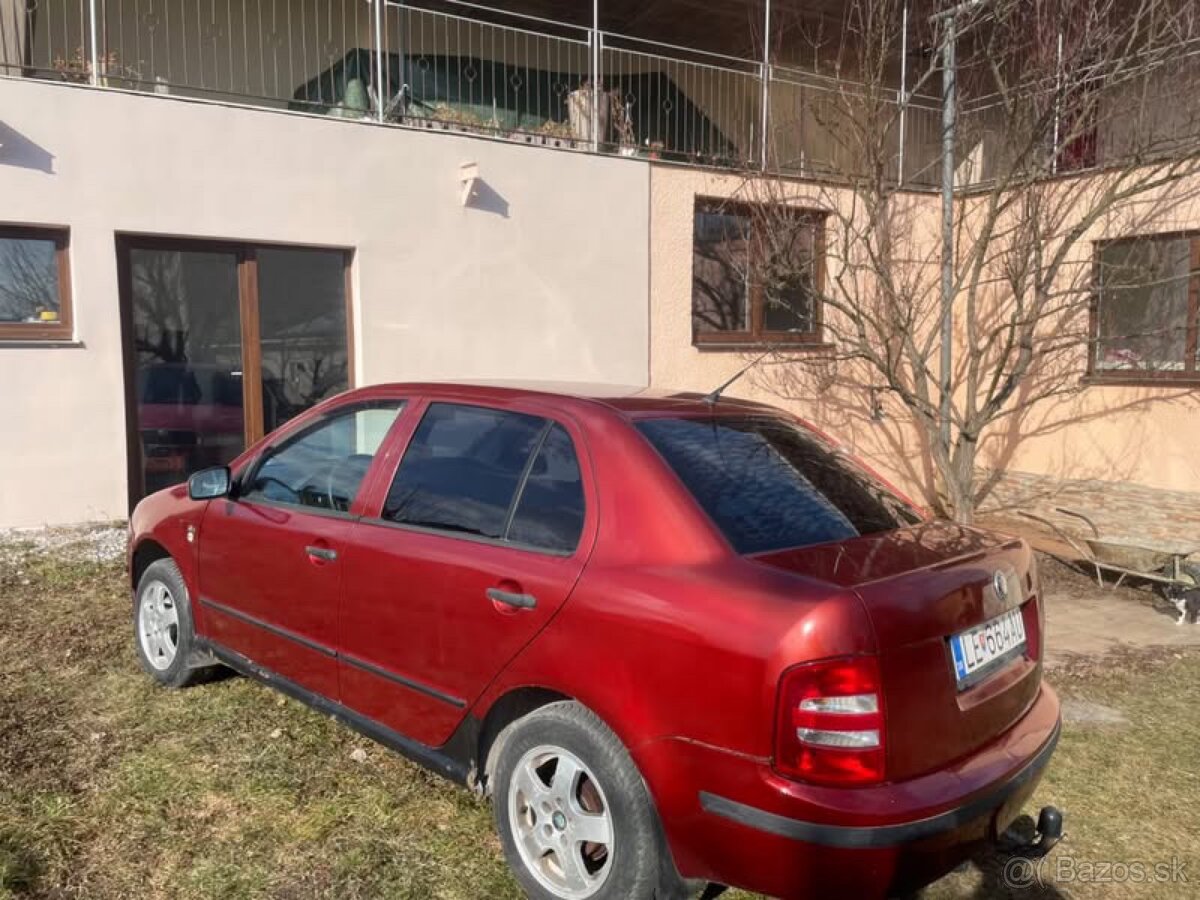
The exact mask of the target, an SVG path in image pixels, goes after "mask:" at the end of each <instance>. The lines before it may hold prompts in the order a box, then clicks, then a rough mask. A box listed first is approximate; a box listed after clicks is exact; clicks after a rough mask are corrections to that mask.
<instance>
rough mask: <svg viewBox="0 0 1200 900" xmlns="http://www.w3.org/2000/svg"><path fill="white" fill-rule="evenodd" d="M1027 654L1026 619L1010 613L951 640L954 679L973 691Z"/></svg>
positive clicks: (1017, 612)
mask: <svg viewBox="0 0 1200 900" xmlns="http://www.w3.org/2000/svg"><path fill="white" fill-rule="evenodd" d="M1024 651H1025V619H1024V618H1022V616H1021V610H1020V609H1010V610H1009V611H1008V612H1006V613H1004V614H1002V615H999V616H996V618H994V619H992V620H991V621H989V622H984V623H983V624H982V625H976V626H975V627H974V628H971V629H968V630H967V631H963V632H961V633H959V634H956V635H954V636H953V637H951V638H950V654H951V656H952V657H953V658H954V676H955V678H956V679H957V680H958V687H959V688H960V689H962V688H965V687H970V686H971V685H972V684H974V683H975V682H977V681H979V679H981V678H983V677H984V676H986V675H987V674H988V672H990V671H992V670H993V669H995V668H997V667H999V666H1001V665H1003V664H1004V663H1005V662H1006V661H1008V660H1010V659H1012V658H1014V657H1016V656H1019V655H1021V653H1023V652H1024Z"/></svg>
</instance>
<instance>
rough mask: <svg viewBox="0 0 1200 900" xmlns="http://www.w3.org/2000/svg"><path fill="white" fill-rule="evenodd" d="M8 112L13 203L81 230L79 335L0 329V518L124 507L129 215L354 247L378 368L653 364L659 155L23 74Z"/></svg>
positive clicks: (361, 370)
mask: <svg viewBox="0 0 1200 900" xmlns="http://www.w3.org/2000/svg"><path fill="white" fill-rule="evenodd" d="M0 124H2V130H0V135H3V137H0V221H4V222H10V223H24V224H44V225H55V226H67V227H69V228H70V229H71V250H70V263H71V275H72V280H73V283H74V294H75V297H74V313H75V338H76V340H75V342H74V343H73V344H71V345H70V346H62V345H50V344H17V343H12V342H9V343H0V526H21V525H39V524H45V523H60V522H73V521H82V520H89V519H102V518H117V517H122V516H124V515H125V513H126V512H127V510H126V494H127V490H126V438H125V410H124V376H123V371H122V347H121V336H120V327H119V318H118V289H117V256H116V248H115V239H116V235H117V234H118V233H122V232H125V233H146V234H157V235H172V236H183V237H198V238H224V239H229V240H245V241H261V242H279V243H296V244H309V245H327V246H336V247H350V248H354V250H355V261H354V265H353V270H352V281H353V288H352V290H353V304H354V312H355V348H354V349H355V360H356V368H357V379H358V383H360V384H366V383H372V382H381V381H389V380H411V379H470V378H520V379H552V380H565V381H592V382H596V381H602V382H609V383H616V384H635V385H636V384H644V383H645V382H646V379H647V371H648V330H647V329H648V325H647V307H648V294H647V286H648V278H649V261H648V240H647V231H648V219H647V216H648V209H649V172H648V165H647V164H646V163H644V162H639V161H636V160H626V159H620V158H598V157H593V156H590V155H586V154H581V153H574V152H570V151H557V150H552V149H542V148H531V147H526V146H517V145H514V144H508V143H505V142H497V141H488V140H483V139H479V138H471V137H467V136H453V135H446V134H428V133H422V132H415V131H410V130H405V129H399V128H392V127H381V126H375V125H369V124H363V123H359V122H348V121H343V120H338V119H333V118H316V117H310V116H300V115H294V114H287V113H273V112H264V111H261V110H252V109H240V108H231V107H225V106H221V105H217V104H212V103H198V102H192V101H186V100H177V99H170V98H162V97H155V96H152V95H146V94H135V93H120V92H115V91H102V90H93V89H90V88H86V87H65V86H62V85H52V84H46V83H39V82H36V81H28V80H20V79H5V78H0ZM467 162H475V163H477V164H478V167H479V175H480V177H481V179H482V185H481V187H480V189H479V191H478V192H477V195H476V197H475V199H474V200H473V201H472V205H471V206H470V207H468V208H464V207H463V206H462V205H460V190H461V188H460V183H459V167H460V166H461V165H462V164H463V163H467Z"/></svg>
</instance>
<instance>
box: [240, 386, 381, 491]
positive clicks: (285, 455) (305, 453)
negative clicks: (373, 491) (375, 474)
mask: <svg viewBox="0 0 1200 900" xmlns="http://www.w3.org/2000/svg"><path fill="white" fill-rule="evenodd" d="M403 408H404V404H403V402H401V401H395V402H393V403H388V404H386V405H384V404H380V405H372V406H369V407H360V408H358V409H355V410H353V411H350V412H346V413H342V414H339V415H335V417H334V418H332V419H329V420H327V421H324V422H321V423H320V424H318V425H316V426H314V427H313V428H311V429H309V430H307V431H304V432H302V433H301V434H300V435H298V436H297V437H295V438H293V439H292V440H290V441H288V442H287V443H286V444H283V445H282V446H280V447H278V448H276V449H274V450H272V451H269V452H268V455H267V458H266V459H265V460H264V461H263V462H262V463H261V464H260V465H259V466H258V468H257V469H255V471H254V473H253V475H252V476H251V479H250V483H249V484H247V485H246V486H245V487H244V488H243V490H242V492H241V493H242V496H243V497H245V498H246V499H248V500H255V499H258V500H270V501H273V502H275V503H291V504H295V505H297V506H305V507H313V508H316V509H324V510H330V511H334V512H346V511H347V510H348V509H350V504H351V503H353V502H354V497H355V496H356V495H357V494H358V489H359V487H361V486H362V481H363V478H365V477H366V474H367V470H368V469H369V468H370V467H371V461H372V460H373V459H374V458H375V454H376V452H377V451H378V450H379V447H380V445H381V444H382V443H383V439H384V438H385V437H386V436H387V433H388V430H389V429H390V428H391V427H392V424H393V423H394V422H395V421H396V417H397V416H399V415H400V411H401V409H403Z"/></svg>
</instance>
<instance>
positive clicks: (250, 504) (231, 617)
mask: <svg viewBox="0 0 1200 900" xmlns="http://www.w3.org/2000/svg"><path fill="white" fill-rule="evenodd" d="M402 407H403V402H402V401H399V400H395V401H378V402H371V403H368V404H363V405H357V406H353V407H345V408H335V409H334V410H333V411H331V412H329V413H328V414H327V415H325V416H323V417H321V418H319V419H317V420H316V421H315V422H313V423H310V424H308V425H306V426H304V427H302V428H300V429H299V430H297V431H296V432H294V433H292V434H290V435H286V436H285V437H284V439H283V440H282V441H281V442H280V443H279V444H277V445H276V446H273V447H269V448H268V449H267V450H266V451H264V452H263V454H262V455H261V456H260V457H259V459H258V460H257V461H256V462H255V463H254V464H252V466H251V468H250V469H249V470H248V471H247V472H246V474H245V476H244V479H243V483H242V484H240V485H239V488H238V490H237V492H236V496H235V497H233V498H231V499H227V500H221V501H217V502H214V503H213V504H212V505H211V506H210V507H209V509H208V512H207V513H206V515H205V517H204V521H203V523H202V526H201V530H200V535H199V561H200V573H199V582H200V604H201V606H202V607H203V610H202V612H203V615H204V616H205V620H206V633H207V635H208V637H209V638H210V639H211V640H213V641H215V642H216V643H217V644H219V645H221V646H223V647H226V648H228V649H230V650H234V651H236V652H237V653H240V654H242V655H243V656H245V657H247V658H249V659H250V660H251V661H253V662H254V663H257V664H258V665H260V666H263V667H265V668H266V669H268V670H270V671H271V672H273V673H275V674H277V675H279V676H282V677H283V678H286V679H288V680H290V681H293V682H295V683H296V684H298V685H300V686H301V687H303V688H305V689H307V690H309V691H313V692H314V693H317V694H321V695H323V696H326V697H330V698H333V699H336V698H337V696H338V684H337V662H336V651H337V628H338V625H337V619H338V603H339V602H340V599H341V583H342V560H341V554H342V550H343V547H344V544H345V540H346V537H347V535H348V534H349V532H350V529H351V527H352V526H353V524H354V521H355V518H356V516H357V514H358V512H359V510H358V509H357V508H356V507H355V505H354V504H355V498H356V496H357V495H358V494H359V492H360V487H361V485H362V484H363V483H364V480H365V479H366V475H367V472H368V470H369V469H370V467H371V464H372V461H373V459H374V456H375V453H376V451H377V450H378V449H379V447H380V445H381V444H382V442H383V440H384V437H385V436H386V435H387V433H388V430H389V429H390V428H391V427H392V425H393V423H394V422H395V420H396V418H397V416H398V415H399V414H400V410H401V409H402Z"/></svg>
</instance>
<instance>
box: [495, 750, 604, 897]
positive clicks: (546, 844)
mask: <svg viewBox="0 0 1200 900" xmlns="http://www.w3.org/2000/svg"><path fill="white" fill-rule="evenodd" d="M508 813H509V816H508V817H509V822H511V823H512V829H513V838H514V842H515V843H516V846H517V851H518V852H519V853H520V856H521V861H522V862H523V863H524V864H525V867H526V868H527V869H528V870H529V872H530V873H531V874H532V875H533V876H534V878H536V879H537V881H538V883H539V884H541V885H542V887H544V888H545V889H546V890H547V891H549V892H550V893H551V894H553V895H554V896H555V897H561V898H563V900H583V898H587V897H591V896H593V895H594V894H596V893H597V892H598V891H599V890H600V888H601V887H603V886H604V882H605V880H606V879H607V878H608V874H609V871H610V870H611V868H612V848H613V820H612V815H611V812H610V807H609V805H608V800H607V798H606V797H605V796H604V790H603V788H601V787H600V783H599V782H598V781H597V780H596V776H595V775H593V774H592V771H591V770H590V769H589V768H588V767H587V766H586V765H585V764H584V763H583V761H582V760H580V759H579V757H577V756H576V755H575V754H573V753H571V752H570V751H568V750H565V749H563V748H562V747H555V746H550V745H543V746H540V747H534V748H533V749H532V750H530V751H529V752H528V753H526V754H525V755H524V756H522V757H521V759H520V761H519V762H518V763H517V766H516V769H515V770H514V771H513V775H512V779H511V781H510V782H509V787H508Z"/></svg>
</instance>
